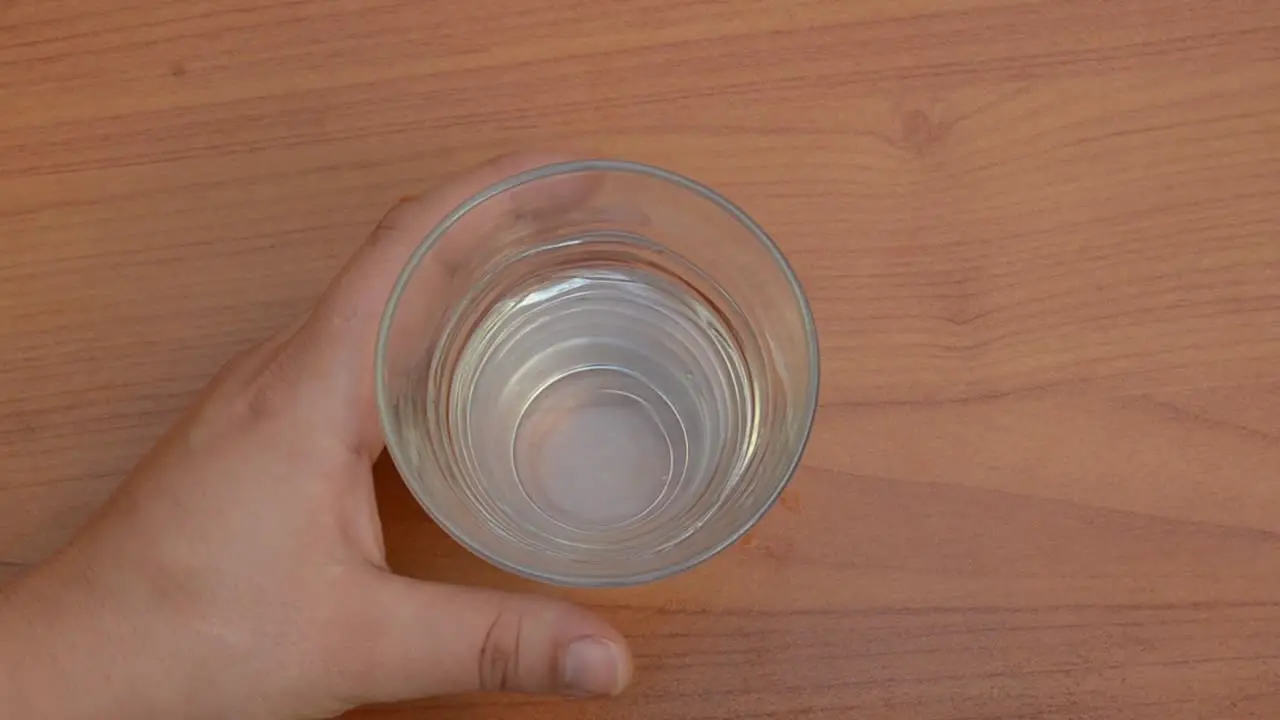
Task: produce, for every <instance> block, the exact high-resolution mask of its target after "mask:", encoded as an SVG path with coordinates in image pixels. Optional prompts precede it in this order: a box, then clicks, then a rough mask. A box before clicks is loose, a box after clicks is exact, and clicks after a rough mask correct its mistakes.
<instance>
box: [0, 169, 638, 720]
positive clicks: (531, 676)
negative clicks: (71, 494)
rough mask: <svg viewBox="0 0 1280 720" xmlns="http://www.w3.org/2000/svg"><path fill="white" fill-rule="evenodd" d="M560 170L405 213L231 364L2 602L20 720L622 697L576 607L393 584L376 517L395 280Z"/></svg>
mask: <svg viewBox="0 0 1280 720" xmlns="http://www.w3.org/2000/svg"><path fill="white" fill-rule="evenodd" d="M555 159H556V158H547V157H531V156H522V157H515V158H506V159H504V160H501V161H497V162H495V163H493V164H491V165H489V166H487V167H485V168H483V169H481V170H478V171H476V172H474V173H472V174H470V175H468V176H466V177H465V178H462V179H460V180H458V181H456V182H453V183H451V184H449V185H448V186H447V187H444V188H442V189H441V190H439V191H438V192H436V193H434V194H432V195H430V196H427V197H424V198H420V199H414V200H409V201H406V202H403V203H402V204H401V205H399V206H398V207H396V208H395V209H393V210H392V211H391V212H390V213H389V214H388V215H387V216H386V217H385V218H384V219H383V221H382V223H381V225H380V226H379V227H378V229H377V230H375V231H374V233H373V235H372V237H371V238H370V239H369V241H368V243H367V244H366V246H365V247H364V248H363V249H362V250H361V251H360V252H359V253H358V254H357V255H356V256H355V257H354V258H353V259H352V260H351V261H350V263H348V265H347V266H346V268H345V269H344V270H343V271H342V273H341V274H340V275H339V276H338V278H337V279H336V280H335V281H334V282H333V284H332V285H331V286H330V287H329V289H328V290H327V291H326V292H325V294H324V295H323V296H322V297H321V299H320V301H319V302H318V304H317V305H316V306H315V308H314V309H313V310H312V311H311V312H310V314H309V315H308V316H307V317H305V318H303V319H302V320H301V321H299V322H298V323H297V324H296V325H295V326H294V327H293V328H290V329H289V330H288V331H286V332H282V333H280V334H279V335H277V336H276V337H273V338H272V339H270V340H268V341H267V342H266V343H264V344H263V345H261V346H260V347H258V348H256V349H253V350H252V351H250V352H248V353H247V354H245V355H244V356H243V357H240V358H239V359H237V360H235V361H233V362H232V363H230V364H229V365H228V366H227V367H226V368H225V369H223V370H222V371H221V372H220V373H219V374H218V376H217V377H215V378H214V380H213V381H212V382H211V383H210V385H209V387H208V388H207V389H206V390H205V391H204V393H203V395H202V396H201V397H200V399H199V400H198V401H197V402H196V404H195V405H194V406H193V407H192V408H191V409H190V410H189V411H188V412H187V414H186V415H185V417H184V418H183V419H182V420H180V421H179V422H178V424H177V425H176V426H175V427H174V428H173V429H172V430H171V431H170V432H169V433H168V434H167V435H166V437H165V438H164V439H163V440H161V442H160V443H159V444H158V445H157V446H156V448H155V449H154V450H152V452H151V453H150V454H149V455H148V456H147V457H146V458H145V459H144V460H143V461H142V463H141V464H140V465H139V467H138V468H137V469H136V470H135V471H134V472H133V473H132V475H131V476H130V477H129V478H128V479H126V480H125V481H124V482H123V483H122V485H121V486H120V488H119V490H118V491H117V492H116V493H115V495H114V496H113V497H112V498H111V500H110V501H109V502H108V503H107V505H106V506H105V507H104V508H103V510H102V511H101V512H100V513H99V514H98V515H97V516H96V517H95V518H94V519H93V520H92V521H91V522H90V524H89V525H88V526H87V527H86V528H85V529H84V530H83V531H82V532H81V533H80V534H79V536H78V537H77V538H76V539H75V540H74V541H73V542H72V543H71V544H70V545H69V546H68V547H67V548H66V549H65V550H64V551H63V552H61V553H60V554H58V555H57V556H56V557H55V558H54V559H52V560H51V561H49V562H48V563H46V564H45V565H44V566H42V567H40V568H37V569H36V570H35V571H33V572H32V574H31V575H29V576H28V577H27V578H25V579H24V580H22V581H20V582H19V583H18V584H17V585H16V586H14V587H12V588H9V589H8V590H7V591H6V592H5V593H4V594H3V595H0V698H4V700H3V704H4V706H5V707H6V709H7V710H8V711H10V712H12V716H13V717H50V716H56V717H86V718H109V717H125V716H127V717H179V716H181V717H208V718H224V717H236V718H251V717H253V718H257V717H261V718H295V717H320V716H329V715H334V714H337V713H340V712H342V711H344V710H346V709H348V708H350V707H353V706H355V705H358V704H363V703H367V702H374V701H393V700H400V699H409V698H414V697H420V696H426V695H436V694H443V693H455V692H463V691H469V690H477V689H482V690H519V691H527V692H558V693H565V694H572V695H588V694H614V693H617V692H618V691H620V690H621V689H622V688H623V687H624V686H625V685H626V684H627V682H628V680H629V678H630V675H631V660H630V656H629V654H628V651H627V648H626V643H625V641H624V640H623V638H622V637H621V636H620V635H619V634H618V633H617V631H615V630H614V629H612V628H611V627H609V626H608V625H607V624H605V623H604V622H603V621H602V620H600V619H599V618H598V617H596V616H595V615H593V614H591V613H589V612H587V611H585V610H583V609H580V608H577V607H574V606H572V605H568V604H565V603H561V602H558V601H553V600H548V599H542V598H538V597H528V596H516V595H507V594H502V593H498V592H495V591H488V590H480V589H473V588H462V587H454V586H447V585H441V584H436V583H430V582H420V581H416V580H411V579H408V578H403V577H400V576H397V575H394V574H392V573H391V572H389V571H388V569H387V564H386V554H385V551H384V548H383V542H382V530H381V525H380V522H379V519H378V514H377V509H376V507H375V504H374V494H373V485H372V477H371V474H370V465H371V463H372V461H373V460H374V458H375V457H376V456H377V455H378V454H379V453H380V452H381V451H382V445H383V441H382V433H381V430H380V428H379V425H378V420H377V413H376V410H375V406H374V387H373V373H374V368H373V346H374V342H375V337H376V333H377V324H378V320H379V317H380V315H381V313H382V309H383V306H384V304H385V303H386V300H387V297H388V295H389V293H390V289H391V286H392V283H393V282H394V280H395V278H396V275H397V274H398V273H399V271H400V269H401V267H402V266H403V264H404V263H405V262H406V260H407V259H408V257H409V254H410V253H411V252H412V250H413V248H414V246H416V244H417V243H418V242H419V240H420V239H421V238H422V237H423V236H424V235H425V234H426V233H427V231H428V230H429V229H430V228H431V227H432V225H434V224H435V222H436V221H437V220H439V219H440V218H441V217H442V216H443V215H444V214H445V213H447V212H448V211H449V210H450V209H452V208H453V207H454V206H455V205H457V204H458V203H460V202H461V201H462V200H463V199H465V198H466V197H467V196H469V195H471V194H472V193H474V192H476V191H478V190H479V189H481V188H483V187H484V186H487V185H489V184H491V183H492V182H495V181H497V180H498V179H499V178H501V177H504V176H507V175H510V174H512V173H514V172H518V171H521V170H524V169H527V168H529V167H532V166H535V165H540V164H543V163H545V162H549V161H552V160H555ZM446 270H447V269H441V271H442V272H444V271H446ZM6 715H8V713H6Z"/></svg>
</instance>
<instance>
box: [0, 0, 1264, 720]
mask: <svg viewBox="0 0 1280 720" xmlns="http://www.w3.org/2000/svg"><path fill="white" fill-rule="evenodd" d="M528 145H559V146H567V147H570V148H578V149H583V150H591V151H594V152H596V153H599V154H603V155H612V156H623V157H628V158H632V159H637V160H642V161H647V162H651V163H656V164H660V165H665V166H668V167H671V168H673V169H675V170H678V171H681V172H684V173H687V174H690V175H693V176H695V177H697V178H699V179H701V180H704V181H706V182H708V183H710V184H712V185H713V186H715V187H717V188H719V189H721V190H723V191H724V192H725V193H726V194H728V195H729V196H730V197H732V198H733V199H734V200H736V201H738V202H739V203H740V204H742V205H743V206H745V207H746V208H747V209H748V210H749V211H750V212H751V213H752V214H753V215H754V216H756V218H757V219H759V220H760V221H761V223H762V224H763V225H764V226H765V227H767V228H768V229H769V230H771V231H772V233H773V234H774V235H775V236H776V237H777V238H778V240H779V242H780V243H781V244H782V245H783V248H784V250H785V251H786V252H787V254H788V255H789V256H790V258H791V259H792V260H793V261H794V264H795V265H796V267H797V269H798V272H799V273H800V275H801V277H802V279H803V281H804V283H805V285H806V287H807V289H808V291H809V293H810V295H811V298H812V301H813V304H814V308H815V311H816V313H817V317H818V324H819V327H820V332H821V337H822V344H823V353H824V354H823V363H824V377H823V383H824V386H823V393H822V407H821V409H820V414H819V419H818V425H817V428H816V431H815V436H814V438H813V441H812V443H811V445H810V448H809V452H808V454H807V456H806V461H805V463H804V467H803V469H802V471H801V472H800V474H799V475H798V477H797V478H796V479H795V482H794V484H793V485H792V487H791V488H790V489H789V490H788V491H787V493H786V495H785V497H784V500H783V503H782V504H781V506H780V507H779V508H777V509H775V511H774V512H772V513H771V514H770V515H769V516H768V517H767V518H766V520H765V521H764V522H763V523H762V524H761V525H760V526H759V527H758V528H756V529H755V530H754V531H753V532H752V533H751V534H750V535H749V536H748V537H747V538H746V539H745V540H744V541H743V542H741V543H740V544H738V545H737V546H735V547H734V548H733V549H731V550H730V551H728V552H727V553H726V554H724V555H722V556H720V557H718V558H716V559H715V560H713V561H711V562H709V563H707V564H705V565H703V566H702V567H699V568H697V569H695V570H694V571H692V572H690V573H687V574H685V575H682V576H680V577H677V578H674V579H671V580H669V581H665V582H661V583H658V584H655V585H652V586H647V587H642V588H636V589H631V590H626V591H614V592H603V593H580V592H565V591H558V590H555V591H547V590H543V591H545V592H560V593H563V594H566V595H570V596H572V597H574V598H576V599H578V600H581V601H583V602H587V603H590V604H592V605H595V606H597V607H599V608H601V609H602V611H603V612H604V613H605V614H606V615H608V616H609V617H610V618H611V619H612V620H614V621H615V622H617V623H618V624H619V626H620V627H621V628H623V629H624V630H625V631H626V632H627V633H628V634H629V635H630V636H631V637H632V638H634V645H635V648H636V651H637V654H638V657H639V675H638V679H637V684H636V687H635V688H634V690H633V691H632V692H630V693H628V694H627V695H625V696H624V697H622V698H620V699H618V700H617V701H614V702H612V703H607V704H606V703H594V702H577V703H567V702H560V701H553V700H541V699H530V698H495V697H467V698H450V699H439V700H433V701H426V702H423V703H419V704H416V705H410V706H402V707H396V708H377V709H370V710H368V711H365V713H362V714H361V716H362V717H368V718H375V717H377V718H437V717H439V718H444V717H449V718H477V719H478V718H486V719H488V718H513V719H514V718H597V717H611V718H682V719H689V720H711V719H713V718H761V719H763V718H776V719H779V720H782V719H786V720H792V719H800V718H808V719H813V720H816V719H820V718H853V717H859V718H930V719H932V718H937V719H943V718H945V719H947V720H977V719H978V718H982V719H995V718H1043V719H1049V718H1061V719H1063V720H1066V719H1067V718H1126V719H1135V720H1136V719H1140V718H1151V719H1153V720H1156V719H1158V720H1169V719H1172V718H1275V717H1277V716H1280V202H1278V200H1277V198H1280V5H1278V4H1276V3H1274V2H1269V1H1267V0H1232V1H1225V0H1223V1H1220V2H1200V1H1199V0H1111V1H1107V2H1104V1H1102V0H1082V1H1080V2H1036V1H1032V0H965V1H964V2H957V1H955V0H868V1H866V2H846V1H844V0H789V1H787V2H781V1H778V0H699V1H694V2H675V1H674V0H626V1H625V2H624V1H623V0H609V1H602V0H590V1H588V0H555V1H553V2H542V3H532V2H521V1H520V0H491V1H490V2H477V3H430V4H426V5H424V4H420V3H414V2H407V1H405V0H375V1H374V2H356V1H355V0H310V1H309V2H298V1H296V0H266V1H258V0H255V1H254V2H249V0H188V1H187V2H174V1H173V0H125V2H119V3H102V2H98V3H92V2H87V1H84V0H43V1H42V2H35V1H33V0H10V1H9V2H6V3H3V4H0V248H2V249H3V252H2V253H0V348H2V350H0V352H2V358H3V360H2V361H0V403H2V405H0V581H3V579H4V578H5V577H7V576H11V575H12V574H14V573H15V572H17V571H18V570H19V569H20V568H21V567H22V566H25V565H28V564H30V563H33V562H37V561H39V560H40V559H41V558H43V557H45V556H47V555H48V554H49V553H50V552H51V551H52V550H53V549H54V548H56V547H57V546H59V545H60V544H61V543H63V542H65V541H66V539H67V538H68V537H69V536H70V535H71V534H72V533H73V532H74V531H75V530H76V528H77V527H78V526H79V525H80V524H81V523H82V522H83V521H84V520H85V518H86V517H87V516H88V515H89V514H90V513H91V512H92V511H93V510H94V509H95V508H96V507H97V506H98V505H99V504H100V503H101V502H102V500H103V498H104V497H105V496H106V495H107V494H109V493H110V491H111V489H112V488H113V487H114V485H115V484H116V483H117V482H118V481H119V479H120V478H121V476H122V475H123V474H124V473H126V472H127V471H128V469H129V467H130V466H131V464H132V463H133V462H134V461H135V460H136V458H137V457H138V456H139V455H140V454H141V453H142V452H143V451H144V450H145V449H146V448H147V446H148V445H149V443H151V442H152V441H153V439H154V438H155V437H156V436H157V435H158V434H159V433H160V432H161V431H162V430H163V429H164V427H165V426H166V424H167V423H169V422H170V421H171V420H172V419H173V418H174V416H175V415H176V413H177V412H178V411H179V410H180V409H181V408H182V407H183V405H184V404H185V403H186V402H187V401H188V400H190V399H191V397H192V395H193V394H194V393H195V391H196V390H197V389H198V388H199V387H200V385H201V384H202V383H203V382H204V381H205V380H206V379H207V378H208V377H209V375H210V374H211V373H212V372H213V370H214V369H215V368H216V367H217V366H218V365H219V364H221V363H222V362H223V361H224V360H225V359H226V358H227V357H228V356H229V355H230V354H231V353H233V352H234V351H235V350H237V349H239V348H241V347H243V346H245V345H247V344H249V343H251V342H253V341H254V340H255V339H257V338H259V337H261V336H262V335H264V334H265V333H267V332H269V331H270V330H271V329H273V328H275V327H277V326H279V325H280V324H282V323H283V322H285V321H286V320H287V319H288V318H290V317H291V316H293V315H295V314H296V313H298V312H299V311H300V310H302V309H303V308H304V307H305V306H306V305H307V304H308V303H309V302H310V301H311V300H312V299H313V298H314V297H315V296H316V294H317V292H318V291H319V290H320V288H322V287H323V286H324V284H325V283H326V281H327V279H328V277H329V276H330V274H331V273H332V272H333V271H334V270H335V269H336V267H337V266H338V264H339V263H340V262H341V261H342V259H343V258H344V257H345V255H346V254H347V253H348V252H350V251H351V250H352V249H353V248H354V247H355V246H356V245H357V244H358V243H359V242H360V241H361V239H362V237H363V235H364V233H365V232H366V231H367V230H368V228H369V227H370V226H371V225H372V224H373V222H374V221H375V220H376V218H377V217H378V216H379V215H380V214H381V212H382V210H383V209H384V208H385V207H386V206H387V205H389V204H390V203H391V201H392V200H394V199H395V198H397V197H399V196H401V195H403V194H406V193H409V192H414V191H417V190H420V189H423V188H425V187H429V186H430V185H431V184H432V183H433V182H434V181H436V180H438V179H439V178H440V177H442V176H443V175H445V174H447V173H449V172H452V171H454V170H456V169H458V168H461V167H463V166H465V165H469V164H471V163H473V162H475V161H477V160H480V159H482V158H484V157H486V156H489V155H492V154H495V153H497V152H500V151H504V150H508V149H511V148H515V147H520V146H528ZM379 492H380V499H381V503H382V510H383V513H384V516H385V520H386V531H387V535H388V542H389V544H390V549H391V553H392V558H393V561H394V564H395V565H396V566H397V567H398V568H399V569H401V570H402V571H404V572H407V573H410V574H414V575H421V576H429V577H435V578H443V579H448V580H455V581H459V582H473V583H482V584H490V585H497V586H508V587H523V586H524V585H523V584H522V583H521V582H519V581H516V580H514V579H512V578H509V577H505V576H503V575H501V574H500V573H498V572H497V571H495V570H492V569H490V568H488V567H487V566H485V565H483V564H481V563H480V562H479V561H477V560H475V559H474V558H472V557H470V556H468V555H466V554H464V553H463V552H462V551H460V550H459V549H458V548H457V547H456V546H454V545H452V544H451V543H449V542H448V541H447V540H446V539H445V538H444V537H443V536H442V535H441V534H440V532H439V531H438V530H436V529H435V528H434V527H433V526H432V525H431V524H430V523H428V522H427V520H426V519H425V518H424V516H423V514H422V512H421V511H420V510H419V509H418V508H417V507H416V506H415V505H414V504H413V503H412V501H411V499H410V498H409V496H408V494H407V493H406V492H405V491H404V490H403V489H402V488H401V487H400V486H399V484H398V481H397V480H396V478H395V477H394V474H393V473H392V472H390V469H389V468H382V472H381V473H380V478H379Z"/></svg>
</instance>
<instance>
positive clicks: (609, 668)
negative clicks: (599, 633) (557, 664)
mask: <svg viewBox="0 0 1280 720" xmlns="http://www.w3.org/2000/svg"><path fill="white" fill-rule="evenodd" d="M560 672H561V680H562V682H563V685H564V687H565V689H566V691H567V692H568V694H570V695H576V696H591V695H617V694H618V693H620V692H622V691H623V690H624V689H625V688H626V687H627V685H628V684H629V683H630V682H631V674H632V666H631V653H630V651H628V650H627V647H626V644H625V643H618V642H615V641H614V640H612V639H609V638H604V637H583V638H578V639H577V640H574V641H573V642H571V643H569V646H568V647H567V648H566V649H565V652H564V657H563V660H562V662H561V671H560Z"/></svg>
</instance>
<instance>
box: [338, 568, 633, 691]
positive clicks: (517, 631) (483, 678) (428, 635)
mask: <svg viewBox="0 0 1280 720" xmlns="http://www.w3.org/2000/svg"><path fill="white" fill-rule="evenodd" d="M380 579H381V580H382V582H379V583H377V588H378V589H377V590H376V591H374V592H371V593H369V594H368V595H367V596H365V597H364V602H363V607H362V609H361V611H360V612H361V613H362V614H363V615H364V617H366V618H368V619H369V621H370V622H369V627H371V628H372V630H371V631H370V632H369V633H367V634H366V638H367V639H368V641H367V644H366V645H365V646H364V648H363V650H364V652H361V653H358V656H360V659H359V661H357V662H356V663H355V664H357V665H358V666H359V667H356V668H354V669H352V668H346V669H344V670H343V672H344V673H346V672H354V673H355V674H354V675H350V676H349V677H353V678H355V679H356V681H357V683H358V687H356V688H355V694H356V695H357V696H358V697H359V698H361V700H362V701H365V702H390V701H395V700H406V699H411V698H418V697H426V696H430V695H443V694H450V693H460V692H470V691H475V690H495V691H498V690H501V691H517V692H527V693H555V694H563V695H574V696H587V695H615V694H617V693H619V692H621V691H622V689H623V688H624V687H626V685H627V683H628V682H629V681H630V679H631V673H632V664H631V655H630V653H629V651H628V649H627V645H626V641H625V640H624V639H623V638H622V636H621V635H620V634H619V633H618V632H617V631H616V630H614V629H613V628H612V627H610V626H609V625H608V624H607V623H605V622H604V621H603V620H601V619H600V618H599V617H597V616H596V615H595V614H593V613H591V612H589V611H587V610H585V609H583V608H580V607H577V606H575V605H572V604H569V603H566V602H562V601H558V600H551V599H547V598H541V597H536V596H532V595H516V594H509V593H503V592H499V591H496V590H485V589H479V588H467V587H457V586H451V585H440V584H435V583H425V582H419V581H416V580H411V579H408V578H402V577H398V576H394V575H387V574H384V575H382V577H381V578H380Z"/></svg>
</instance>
